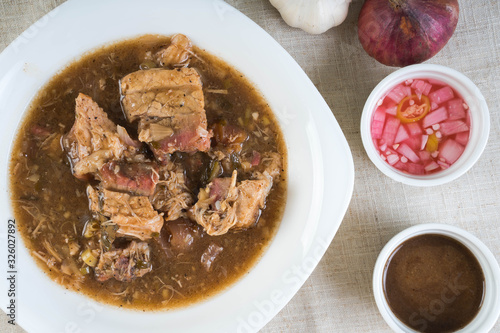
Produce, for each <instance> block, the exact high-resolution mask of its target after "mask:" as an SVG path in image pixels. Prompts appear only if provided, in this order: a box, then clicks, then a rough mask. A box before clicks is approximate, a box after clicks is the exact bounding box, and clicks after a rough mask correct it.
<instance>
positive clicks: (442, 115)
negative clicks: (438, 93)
mask: <svg viewBox="0 0 500 333" xmlns="http://www.w3.org/2000/svg"><path fill="white" fill-rule="evenodd" d="M446 119H448V111H446V108H445V107H440V108H439V109H437V110H436V111H432V112H431V113H429V114H428V115H427V116H425V118H424V119H423V121H422V125H423V127H424V128H427V127H429V126H432V125H434V124H437V123H440V122H442V121H443V120H446Z"/></svg>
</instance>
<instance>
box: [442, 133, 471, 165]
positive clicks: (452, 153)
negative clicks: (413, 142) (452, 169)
mask: <svg viewBox="0 0 500 333" xmlns="http://www.w3.org/2000/svg"><path fill="white" fill-rule="evenodd" d="M464 149H465V148H464V147H463V146H462V145H461V144H459V143H458V142H456V141H455V140H453V139H448V140H446V141H445V142H444V143H443V144H442V145H441V147H440V148H439V157H440V158H444V159H445V161H446V162H447V163H449V164H453V163H455V162H456V160H458V158H459V157H460V155H462V153H463V152H464Z"/></svg>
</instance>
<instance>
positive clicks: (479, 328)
mask: <svg viewBox="0 0 500 333" xmlns="http://www.w3.org/2000/svg"><path fill="white" fill-rule="evenodd" d="M424 234H438V235H444V236H448V237H451V238H453V239H455V240H457V241H459V242H460V243H462V244H463V245H465V246H466V247H467V248H468V249H469V250H470V251H471V252H472V254H474V256H475V257H476V258H477V260H478V262H479V264H480V265H481V268H482V269H483V273H484V279H485V289H484V290H485V292H484V299H483V304H482V306H481V309H480V310H479V313H478V314H477V315H476V317H475V318H474V319H473V320H472V321H471V322H470V323H469V324H468V325H467V326H466V327H464V328H462V329H460V330H459V331H457V332H460V333H483V332H484V333H486V332H489V330H491V328H492V327H493V326H494V325H495V323H496V321H497V319H498V316H499V315H500V267H499V266H498V262H497V261H496V259H495V257H494V256H493V254H492V253H491V251H490V250H489V249H488V248H487V247H486V245H484V243H483V242H481V241H480V240H479V239H478V238H476V237H475V236H473V235H472V234H470V233H469V232H467V231H465V230H463V229H460V228H458V227H454V226H450V225H446V224H437V223H429V224H420V225H416V226H413V227H410V228H408V229H406V230H403V231H402V232H400V233H399V234H397V235H396V236H394V237H393V238H392V239H391V240H390V241H389V242H388V243H387V244H386V245H385V246H384V248H383V249H382V251H381V252H380V254H379V256H378V259H377V262H376V263H375V269H374V271H373V294H374V296H375V302H376V303H377V307H378V309H379V311H380V313H381V314H382V317H384V320H385V321H386V322H387V324H389V326H390V327H391V328H392V329H393V330H394V331H395V332H405V333H417V331H415V330H413V329H411V328H409V327H408V326H406V325H405V324H403V323H402V322H401V321H400V320H399V319H398V318H397V317H396V316H395V315H394V313H393V312H392V311H391V309H390V307H389V304H388V303H387V299H386V298H385V294H384V289H383V275H384V271H385V265H386V263H387V261H388V260H389V258H390V257H391V255H392V254H393V252H394V251H395V250H396V249H397V248H398V247H399V246H400V245H401V244H402V243H403V242H405V241H406V240H408V239H410V238H412V237H415V236H419V235H424Z"/></svg>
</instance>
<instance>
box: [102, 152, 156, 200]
mask: <svg viewBox="0 0 500 333" xmlns="http://www.w3.org/2000/svg"><path fill="white" fill-rule="evenodd" d="M98 177H99V179H100V180H101V185H102V186H103V187H104V188H106V189H107V190H113V191H120V192H128V193H131V194H136V195H144V196H150V195H152V194H153V193H154V191H155V188H156V184H157V183H158V181H159V174H158V166H157V165H156V164H155V163H125V162H117V161H111V162H108V163H106V164H104V165H103V166H102V167H101V168H100V169H99V174H98Z"/></svg>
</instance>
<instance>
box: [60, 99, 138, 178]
mask: <svg viewBox="0 0 500 333" xmlns="http://www.w3.org/2000/svg"><path fill="white" fill-rule="evenodd" d="M117 129H118V127H117V126H116V125H115V124H114V123H113V122H112V121H111V120H109V119H108V115H107V114H106V113H105V112H104V111H103V109H101V108H100V107H99V105H97V103H96V102H94V101H93V100H92V98H90V97H89V96H87V95H84V94H79V95H78V97H77V98H76V107H75V123H74V124H73V127H72V128H71V130H70V131H69V133H68V134H66V135H65V136H64V137H63V139H62V144H63V146H64V149H65V151H66V153H67V154H68V157H69V159H70V162H71V166H72V172H73V174H74V175H75V177H77V178H80V179H90V178H91V175H92V174H93V173H95V172H97V170H99V169H100V168H101V167H102V166H103V165H104V164H105V163H106V162H108V161H110V160H113V159H115V160H119V159H122V158H127V157H131V156H133V155H134V154H136V153H137V152H138V149H137V146H135V145H131V143H133V142H128V144H127V143H125V142H124V140H123V139H122V137H123V135H125V134H126V136H128V134H127V133H126V130H125V129H124V128H122V127H120V128H119V129H120V132H121V133H122V136H120V135H119V134H118V132H117Z"/></svg>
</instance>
